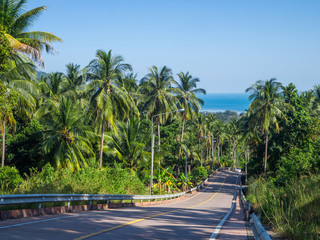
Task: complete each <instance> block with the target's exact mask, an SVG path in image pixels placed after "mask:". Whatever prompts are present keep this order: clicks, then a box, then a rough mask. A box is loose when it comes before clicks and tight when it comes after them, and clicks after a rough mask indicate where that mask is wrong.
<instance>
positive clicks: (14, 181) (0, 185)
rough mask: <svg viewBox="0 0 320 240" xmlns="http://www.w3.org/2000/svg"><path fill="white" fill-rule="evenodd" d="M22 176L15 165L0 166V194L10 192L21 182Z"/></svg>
mask: <svg viewBox="0 0 320 240" xmlns="http://www.w3.org/2000/svg"><path fill="white" fill-rule="evenodd" d="M22 181H23V180H22V177H21V176H20V174H19V171H18V170H17V169H16V168H15V167H9V166H4V167H3V168H0V194H12V193H13V192H14V191H15V189H16V188H17V187H18V186H19V185H20V184H21V183H22Z"/></svg>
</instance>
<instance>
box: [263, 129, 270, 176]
mask: <svg viewBox="0 0 320 240" xmlns="http://www.w3.org/2000/svg"><path fill="white" fill-rule="evenodd" d="M268 133H269V132H268V130H267V132H266V149H265V155H264V178H265V179H266V181H267V157H268Z"/></svg>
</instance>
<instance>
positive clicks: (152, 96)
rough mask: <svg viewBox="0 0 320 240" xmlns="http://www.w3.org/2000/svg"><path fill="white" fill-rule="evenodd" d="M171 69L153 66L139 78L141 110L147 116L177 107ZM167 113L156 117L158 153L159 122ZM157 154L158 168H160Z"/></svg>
mask: <svg viewBox="0 0 320 240" xmlns="http://www.w3.org/2000/svg"><path fill="white" fill-rule="evenodd" d="M172 83H173V78H172V71H171V69H170V68H167V67H166V66H164V67H162V69H160V71H159V69H158V68H157V67H156V66H153V67H151V68H150V69H149V73H148V74H147V75H146V76H145V77H144V78H143V79H142V80H141V83H140V85H141V93H142V97H143V102H144V106H143V110H144V111H147V116H148V117H149V118H152V116H154V115H157V114H161V113H166V112H170V111H172V110H176V109H177V102H176V98H175V97H174V96H173V92H174V89H173V88H172V86H171V84H172ZM167 117H168V116H167V115H166V114H165V115H162V116H161V117H157V125H158V150H159V153H160V123H161V122H164V121H165V120H166V119H167ZM160 165H161V164H160V154H159V169H160Z"/></svg>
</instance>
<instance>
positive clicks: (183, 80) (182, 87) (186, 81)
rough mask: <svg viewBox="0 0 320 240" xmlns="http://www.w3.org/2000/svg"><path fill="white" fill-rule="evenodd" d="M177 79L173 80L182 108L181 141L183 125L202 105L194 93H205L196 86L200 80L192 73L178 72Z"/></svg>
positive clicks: (202, 102)
mask: <svg viewBox="0 0 320 240" xmlns="http://www.w3.org/2000/svg"><path fill="white" fill-rule="evenodd" d="M178 77H179V81H178V82H177V81H175V80H174V81H173V83H174V84H175V85H176V90H175V91H176V93H177V98H178V101H179V104H180V106H181V107H182V108H183V109H184V112H183V120H182V130H181V140H180V142H182V141H183V132H184V125H185V122H186V120H187V119H188V118H192V116H193V115H194V113H198V112H199V109H200V104H201V105H202V106H203V105H204V101H203V100H202V99H200V98H198V97H197V96H196V94H206V90H204V89H203V88H197V83H198V82H200V80H199V78H193V77H192V75H190V74H189V72H187V73H183V72H181V73H179V74H178ZM180 156H181V147H180V149H179V159H180Z"/></svg>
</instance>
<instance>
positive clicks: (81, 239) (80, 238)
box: [74, 177, 227, 240]
mask: <svg viewBox="0 0 320 240" xmlns="http://www.w3.org/2000/svg"><path fill="white" fill-rule="evenodd" d="M226 179H227V177H225V179H224V181H223V183H222V184H221V186H220V188H219V190H218V191H217V192H216V193H215V194H213V196H212V197H211V198H209V199H208V200H206V201H204V202H202V203H200V204H198V205H195V206H191V207H186V208H181V209H176V210H172V211H168V212H164V213H159V214H154V215H151V216H149V217H145V218H140V219H137V220H134V221H131V222H127V223H124V224H121V225H118V226H115V227H112V228H107V229H104V230H101V231H98V232H95V233H91V234H88V235H85V236H82V237H79V238H75V239H74V240H83V239H87V238H90V237H93V236H96V235H99V234H101V233H105V232H110V231H112V230H115V229H118V228H122V227H125V226H128V225H131V224H134V223H138V222H141V221H144V220H147V219H149V218H154V217H158V216H162V215H165V214H168V213H173V212H178V211H183V210H185V209H191V208H196V207H199V206H201V205H203V204H206V203H207V202H209V201H211V200H212V199H213V198H214V197H215V196H216V195H217V194H218V193H219V192H220V190H221V188H222V186H223V185H224V183H225V181H226Z"/></svg>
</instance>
